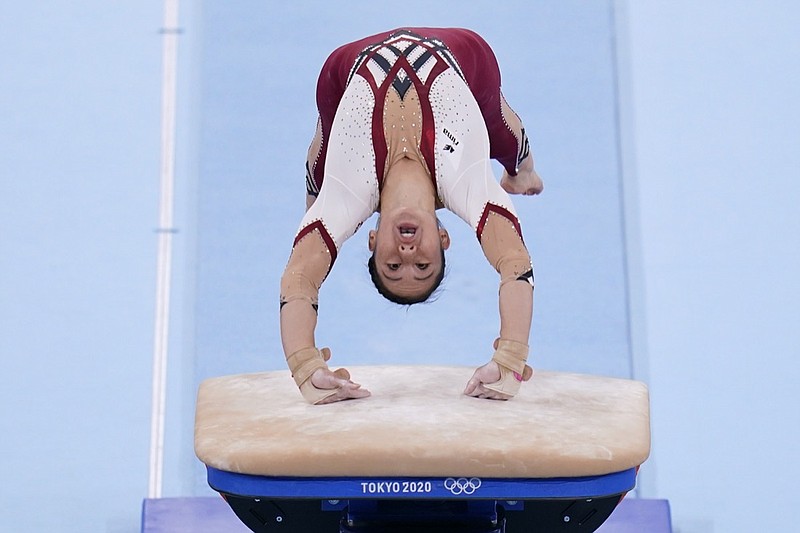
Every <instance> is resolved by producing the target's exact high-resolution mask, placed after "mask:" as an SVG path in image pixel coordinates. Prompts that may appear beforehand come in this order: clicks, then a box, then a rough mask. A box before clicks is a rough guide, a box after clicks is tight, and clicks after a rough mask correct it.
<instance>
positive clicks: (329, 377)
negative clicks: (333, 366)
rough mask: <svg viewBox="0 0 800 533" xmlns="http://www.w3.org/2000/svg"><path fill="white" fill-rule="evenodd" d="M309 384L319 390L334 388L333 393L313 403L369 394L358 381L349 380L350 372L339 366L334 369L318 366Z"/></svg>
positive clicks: (350, 398) (330, 401)
mask: <svg viewBox="0 0 800 533" xmlns="http://www.w3.org/2000/svg"><path fill="white" fill-rule="evenodd" d="M311 384H312V385H314V387H315V388H316V389H318V390H320V391H321V392H322V391H329V390H331V391H332V390H333V389H335V390H336V391H335V392H334V393H333V394H330V395H328V396H325V398H323V399H322V400H320V401H318V402H315V405H322V404H326V403H333V402H341V401H342V400H354V399H358V398H366V397H367V396H370V394H371V393H370V392H369V391H368V390H367V389H362V388H361V385H359V384H358V383H354V382H353V381H351V380H350V372H348V371H347V370H345V369H344V368H339V369H337V370H335V371H331V370H329V369H327V368H318V369H317V370H316V371H315V372H314V373H313V374H312V375H311Z"/></svg>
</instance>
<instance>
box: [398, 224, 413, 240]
mask: <svg viewBox="0 0 800 533" xmlns="http://www.w3.org/2000/svg"><path fill="white" fill-rule="evenodd" d="M397 231H398V233H399V234H400V240H402V241H405V242H410V241H412V240H414V237H416V235H417V227H416V226H411V225H408V224H403V225H401V226H398V227H397Z"/></svg>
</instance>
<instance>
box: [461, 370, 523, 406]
mask: <svg viewBox="0 0 800 533" xmlns="http://www.w3.org/2000/svg"><path fill="white" fill-rule="evenodd" d="M532 376H533V369H532V368H531V367H529V366H527V365H525V371H524V372H523V373H522V381H528V380H529V379H531V377H532ZM499 379H500V367H499V366H498V364H497V363H496V362H494V361H489V362H488V363H486V364H485V365H483V366H481V367H478V369H477V370H475V373H474V374H472V377H471V378H470V380H469V381H468V382H467V387H466V388H465V389H464V394H466V395H467V396H474V397H476V398H486V399H489V400H509V399H511V398H512V396H511V395H510V394H503V393H502V392H497V391H493V390H491V389H487V388H486V387H485V386H484V385H486V384H488V383H494V382H496V381H498V380H499Z"/></svg>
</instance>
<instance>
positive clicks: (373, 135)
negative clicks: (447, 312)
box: [280, 28, 543, 404]
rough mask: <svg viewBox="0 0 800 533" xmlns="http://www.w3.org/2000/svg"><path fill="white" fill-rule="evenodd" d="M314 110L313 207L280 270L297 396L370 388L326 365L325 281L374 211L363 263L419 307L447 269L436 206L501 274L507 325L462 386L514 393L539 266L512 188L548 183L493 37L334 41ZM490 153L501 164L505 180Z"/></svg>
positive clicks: (386, 292) (360, 392)
mask: <svg viewBox="0 0 800 533" xmlns="http://www.w3.org/2000/svg"><path fill="white" fill-rule="evenodd" d="M317 107H318V111H319V120H318V121H317V129H316V134H315V136H314V139H313V141H312V143H311V146H310V148H309V151H308V159H307V163H306V192H307V195H306V213H305V216H304V217H303V219H302V222H301V224H300V229H299V230H298V232H297V234H296V236H295V239H294V244H293V248H292V253H291V256H290V258H289V262H288V264H287V266H286V270H285V271H284V274H283V276H282V278H281V301H280V303H281V313H280V325H281V339H282V343H283V350H284V353H285V355H286V359H287V363H288V366H289V369H290V370H291V372H292V375H293V377H294V379H295V382H296V383H297V385H298V387H299V388H300V392H301V393H302V395H303V397H304V398H305V399H306V400H307V401H308V402H310V403H313V404H323V403H331V402H336V401H341V400H347V399H355V398H364V397H366V396H369V395H370V392H369V391H368V390H367V389H365V388H362V387H361V386H360V385H359V384H357V383H355V382H353V381H352V380H351V379H350V374H349V373H348V372H347V370H345V369H338V370H336V371H331V370H330V369H329V368H328V366H327V364H326V362H327V361H328V359H330V350H329V349H328V348H323V349H321V350H320V349H318V348H317V346H316V342H315V340H314V330H315V328H316V323H317V309H318V295H319V289H320V286H321V285H322V282H323V281H324V280H325V278H326V277H327V275H328V273H329V272H330V269H331V267H332V266H333V263H334V261H335V260H336V255H337V252H338V250H339V249H340V247H341V246H342V244H343V243H344V241H345V240H347V239H348V238H349V237H351V236H352V235H353V234H354V233H355V232H356V230H357V229H358V228H359V227H360V225H361V224H362V223H363V222H364V221H365V220H366V219H367V218H369V217H370V216H371V215H372V214H373V213H375V212H377V213H379V218H378V223H377V226H376V228H375V229H374V230H371V231H370V232H369V242H368V245H369V249H370V251H371V252H372V256H371V257H370V259H369V262H368V268H369V271H370V275H371V276H372V279H373V282H374V283H375V286H376V288H377V289H378V292H379V293H381V294H382V295H383V296H384V297H386V298H387V299H389V300H391V301H393V302H395V303H398V304H401V305H411V304H414V303H419V302H424V301H426V300H428V299H429V298H430V297H431V295H432V294H433V293H434V291H435V290H436V288H437V287H438V286H439V284H440V283H441V281H442V278H443V276H444V266H445V256H444V251H445V250H446V249H447V248H448V247H449V245H450V237H449V235H448V233H447V231H446V230H445V229H444V228H443V227H442V226H441V225H440V224H439V223H438V220H437V217H436V210H437V209H440V208H446V209H448V210H450V211H452V212H453V213H455V214H456V215H457V216H459V217H460V218H461V219H463V220H464V221H465V222H467V223H468V224H470V225H471V226H472V228H473V229H474V230H475V232H476V236H477V238H478V241H479V243H480V245H481V248H482V250H483V252H484V255H485V256H486V258H487V259H488V261H489V262H490V263H491V265H492V266H493V267H494V268H495V269H496V270H497V272H498V273H499V275H500V289H499V308H500V335H499V338H498V339H497V340H495V342H494V347H493V349H494V354H493V355H492V358H491V360H490V361H489V362H488V363H486V364H485V365H483V366H481V367H479V368H478V369H477V370H475V372H474V374H473V376H472V377H471V378H470V380H469V381H468V383H467V385H466V387H465V390H464V394H467V395H470V396H476V397H480V398H489V399H497V400H507V399H509V398H511V397H513V396H514V395H515V394H516V393H517V391H518V390H519V387H520V385H521V383H522V382H523V381H527V380H529V379H530V378H531V376H532V375H533V370H532V368H531V367H530V366H528V365H527V364H526V361H527V357H528V337H529V334H530V326H531V317H532V313H533V269H532V266H531V259H530V256H529V254H528V251H527V249H526V247H525V244H524V242H523V239H522V232H521V229H520V223H519V220H518V218H517V216H516V213H515V210H514V206H513V204H512V202H511V199H510V198H509V194H522V195H534V194H538V193H540V192H541V191H542V188H543V185H542V180H541V179H540V178H539V176H538V175H537V173H536V171H535V170H534V166H533V156H532V154H531V152H530V147H529V143H528V138H527V136H526V135H525V129H524V128H523V126H522V122H521V121H520V119H519V117H518V116H517V115H516V113H514V111H513V110H512V109H511V108H510V107H509V106H508V104H507V103H506V101H505V99H504V98H503V95H502V93H501V91H500V70H499V67H498V65H497V60H496V59H495V56H494V53H493V52H492V50H491V48H490V47H489V45H488V44H487V43H486V42H485V41H484V40H483V39H482V38H481V37H480V36H479V35H477V34H476V33H474V32H472V31H470V30H465V29H452V28H448V29H440V28H404V29H399V30H394V31H390V32H385V33H381V34H378V35H373V36H371V37H367V38H365V39H361V40H359V41H356V42H353V43H349V44H346V45H343V46H341V47H339V48H338V49H336V50H335V51H334V52H333V53H332V54H331V55H330V56H329V57H328V59H327V60H326V62H325V64H324V66H323V67H322V71H321V73H320V76H319V79H318V82H317ZM491 159H496V160H497V161H499V162H500V163H501V164H502V166H503V167H504V171H503V175H502V178H501V179H500V182H499V183H498V182H497V180H496V178H495V177H494V174H493V171H492V168H491V161H490V160H491Z"/></svg>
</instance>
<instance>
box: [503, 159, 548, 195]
mask: <svg viewBox="0 0 800 533" xmlns="http://www.w3.org/2000/svg"><path fill="white" fill-rule="evenodd" d="M500 186H501V187H502V188H503V190H505V191H506V192H507V193H508V194H523V195H525V196H533V195H534V194H539V193H540V192H542V190H543V189H544V183H543V182H542V178H540V177H539V174H537V173H536V170H535V169H534V168H533V158H532V157H530V156H528V157H527V158H525V159H524V160H523V161H522V163H520V165H519V169H517V175H516V176H511V175H509V174H508V172H507V171H505V170H504V171H503V177H502V178H500Z"/></svg>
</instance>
